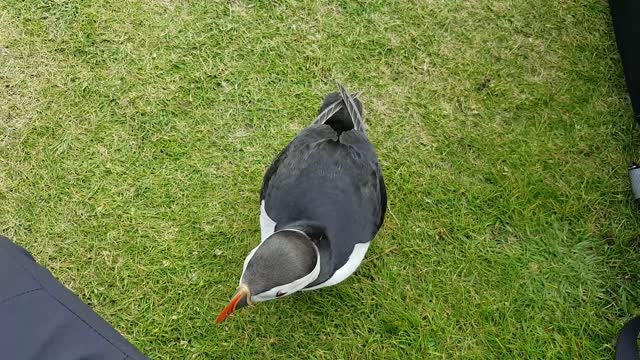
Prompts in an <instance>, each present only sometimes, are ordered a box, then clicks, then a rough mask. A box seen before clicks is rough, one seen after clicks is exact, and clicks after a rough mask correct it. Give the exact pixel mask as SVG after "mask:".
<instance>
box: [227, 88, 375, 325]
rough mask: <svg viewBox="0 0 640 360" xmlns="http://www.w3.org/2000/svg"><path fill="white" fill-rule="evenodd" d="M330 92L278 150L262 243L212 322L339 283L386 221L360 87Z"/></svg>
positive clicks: (265, 200)
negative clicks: (354, 90)
mask: <svg viewBox="0 0 640 360" xmlns="http://www.w3.org/2000/svg"><path fill="white" fill-rule="evenodd" d="M336 84H337V86H338V89H339V91H338V92H333V93H330V94H329V95H327V96H326V97H325V98H324V100H323V102H322V105H321V107H320V111H319V114H318V116H317V117H316V118H315V119H314V120H313V122H312V123H311V125H310V126H308V127H307V128H305V129H303V130H302V131H301V132H300V133H298V135H297V136H296V137H295V138H294V139H293V140H292V141H291V142H290V143H289V144H288V145H287V146H286V147H285V148H284V149H283V150H282V151H281V152H280V154H279V155H278V156H277V157H276V158H275V160H274V161H273V162H272V163H271V165H270V166H269V168H268V169H267V171H266V172H265V174H264V178H263V183H262V189H261V191H260V233H261V240H260V243H259V244H258V245H257V246H256V247H255V248H254V249H253V250H251V252H249V255H247V257H246V259H245V260H244V265H243V268H242V275H241V276H240V283H239V286H238V288H237V290H236V292H235V294H234V295H233V296H232V298H231V301H230V302H229V304H228V305H227V306H226V307H225V308H224V309H223V310H222V312H221V313H220V315H219V316H218V317H217V319H216V323H221V322H223V321H224V320H225V319H226V318H227V317H228V316H229V315H231V314H232V313H233V312H234V311H236V310H238V309H240V308H243V307H246V306H249V305H253V304H255V303H258V302H262V301H267V300H272V299H276V298H282V297H285V296H289V295H292V294H294V293H296V292H298V291H308V290H315V289H321V288H324V287H328V286H333V285H337V284H339V283H341V282H342V281H344V280H345V279H347V278H348V277H349V276H351V275H352V274H353V273H354V272H355V271H356V269H357V268H358V267H359V266H360V264H361V263H362V260H363V259H364V257H365V255H366V253H367V250H368V249H369V245H370V244H371V241H372V240H373V239H374V238H375V236H376V234H377V233H378V230H380V227H381V226H382V224H383V223H384V218H385V213H386V210H387V193H386V188H385V184H384V179H383V176H382V170H381V169H380V164H379V162H378V157H377V155H376V151H375V149H374V147H373V145H372V144H371V142H370V141H369V139H368V137H367V134H366V131H365V128H364V122H363V119H362V103H361V102H360V100H358V96H359V95H360V93H356V94H349V93H348V92H347V91H346V89H345V88H344V87H343V86H342V85H341V84H340V82H338V81H336Z"/></svg>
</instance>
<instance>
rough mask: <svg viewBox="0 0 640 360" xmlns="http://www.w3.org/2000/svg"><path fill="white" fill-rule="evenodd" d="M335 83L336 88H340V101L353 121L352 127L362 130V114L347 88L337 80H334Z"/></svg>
mask: <svg viewBox="0 0 640 360" xmlns="http://www.w3.org/2000/svg"><path fill="white" fill-rule="evenodd" d="M336 84H337V85H338V88H340V95H341V96H342V101H343V102H344V104H345V105H346V107H347V111H348V112H349V116H350V117H351V122H353V128H354V129H355V130H359V131H364V126H363V122H362V115H361V114H360V111H359V110H358V107H357V106H356V103H355V102H354V101H353V97H351V95H349V93H348V92H347V90H346V89H345V88H344V86H342V84H340V82H339V81H338V80H336Z"/></svg>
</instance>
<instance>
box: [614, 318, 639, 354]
mask: <svg viewBox="0 0 640 360" xmlns="http://www.w3.org/2000/svg"><path fill="white" fill-rule="evenodd" d="M638 332H640V316H637V317H635V318H633V319H631V320H629V321H628V322H627V323H626V324H624V326H623V327H622V330H620V335H618V342H617V344H616V360H637V359H640V356H638Z"/></svg>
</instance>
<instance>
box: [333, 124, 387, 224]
mask: <svg viewBox="0 0 640 360" xmlns="http://www.w3.org/2000/svg"><path fill="white" fill-rule="evenodd" d="M340 142H341V143H342V144H344V145H348V146H350V147H351V148H352V149H353V151H355V152H358V153H360V156H358V158H359V160H358V162H360V166H361V169H360V176H362V179H361V181H362V185H361V186H362V191H363V193H364V194H366V195H365V196H364V198H366V199H368V200H370V202H368V207H370V208H371V216H372V220H373V221H375V224H374V229H373V231H374V234H373V235H375V233H376V232H377V231H378V229H380V227H382V224H383V223H384V219H385V214H386V212H387V188H386V186H385V184H384V177H383V175H382V170H381V169H380V164H379V162H378V156H377V155H376V151H375V149H374V148H373V145H372V144H371V143H370V142H369V139H368V138H367V135H366V134H365V133H364V132H360V131H348V132H345V133H343V134H342V135H341V136H340Z"/></svg>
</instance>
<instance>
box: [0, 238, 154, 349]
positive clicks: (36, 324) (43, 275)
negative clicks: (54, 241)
mask: <svg viewBox="0 0 640 360" xmlns="http://www.w3.org/2000/svg"><path fill="white" fill-rule="evenodd" d="M0 358H2V359H12V360H40V359H43V360H44V359H47V360H76V359H77V360H80V359H82V360H98V359H100V360H111V359H113V360H116V359H117V360H123V359H147V357H145V356H144V355H142V354H141V353H140V352H139V351H138V350H137V349H136V348H135V347H134V346H133V345H131V344H130V343H129V342H128V341H127V340H125V339H124V337H122V335H120V334H119V333H118V332H117V331H116V330H115V329H114V328H113V327H111V326H110V325H109V324H108V323H107V322H105V321H104V320H103V319H102V318H100V316H98V315H97V314H96V313H95V312H93V311H92V310H91V309H90V308H89V307H88V306H87V305H85V304H84V303H83V302H82V301H80V299H79V298H78V297H76V296H75V295H74V294H73V293H72V292H71V291H69V290H68V289H67V288H65V287H64V286H63V285H62V284H60V282H58V281H57V280H56V279H55V278H54V277H53V276H52V275H51V273H50V272H49V271H48V270H47V269H45V268H44V267H42V266H40V265H39V264H38V263H36V262H35V260H34V259H33V257H32V256H31V255H30V254H29V253H28V252H27V251H26V250H25V249H23V248H21V247H19V246H18V245H16V244H14V243H12V242H11V241H10V240H9V239H7V238H4V237H2V236H0Z"/></svg>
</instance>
